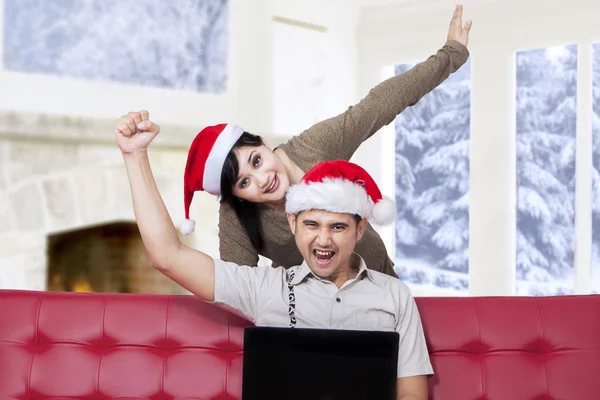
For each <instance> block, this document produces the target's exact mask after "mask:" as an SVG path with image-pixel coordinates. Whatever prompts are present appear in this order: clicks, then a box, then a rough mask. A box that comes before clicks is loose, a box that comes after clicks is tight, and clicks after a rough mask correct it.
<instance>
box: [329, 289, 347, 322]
mask: <svg viewBox="0 0 600 400" xmlns="http://www.w3.org/2000/svg"><path fill="white" fill-rule="evenodd" d="M342 300H343V299H342V297H341V296H340V293H339V292H338V293H336V294H335V297H334V301H333V321H332V322H333V324H332V328H342V321H343V318H342V316H343V311H344V304H343V301H342Z"/></svg>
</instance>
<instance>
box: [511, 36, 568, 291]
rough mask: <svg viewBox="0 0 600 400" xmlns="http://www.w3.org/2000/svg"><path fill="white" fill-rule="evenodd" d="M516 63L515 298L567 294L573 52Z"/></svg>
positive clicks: (521, 57) (533, 53) (532, 54)
mask: <svg viewBox="0 0 600 400" xmlns="http://www.w3.org/2000/svg"><path fill="white" fill-rule="evenodd" d="M516 61H517V127H516V135H517V138H516V139H517V140H516V146H517V148H516V153H517V154H516V156H517V259H516V266H517V271H516V273H517V281H518V283H517V292H518V293H519V294H531V295H542V294H559V293H569V292H570V291H571V290H572V288H573V283H572V282H569V280H570V279H571V277H572V273H573V262H574V236H575V232H574V217H575V208H574V198H575V133H576V118H577V110H576V98H577V93H576V90H577V46H576V45H568V46H562V47H555V48H549V49H535V50H528V51H522V52H519V53H517V57H516ZM527 287H529V289H527Z"/></svg>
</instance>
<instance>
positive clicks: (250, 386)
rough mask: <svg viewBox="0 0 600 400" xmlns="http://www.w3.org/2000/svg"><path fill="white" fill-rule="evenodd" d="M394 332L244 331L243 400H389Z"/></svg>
mask: <svg viewBox="0 0 600 400" xmlns="http://www.w3.org/2000/svg"><path fill="white" fill-rule="evenodd" d="M398 340H399V335H398V333H397V332H380V331H356V330H342V329H306V328H293V329H292V328H274V327H248V328H246V329H245V332H244V365H243V378H242V400H270V399H277V400H281V399H289V400H296V399H298V400H300V399H302V400H306V399H314V400H342V399H343V400H371V399H377V400H387V399H390V400H393V399H395V398H396V376H397V372H396V371H397V363H398V345H399V343H398Z"/></svg>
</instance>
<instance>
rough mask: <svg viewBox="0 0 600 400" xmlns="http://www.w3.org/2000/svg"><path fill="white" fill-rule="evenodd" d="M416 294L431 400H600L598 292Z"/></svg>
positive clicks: (599, 302)
mask: <svg viewBox="0 0 600 400" xmlns="http://www.w3.org/2000/svg"><path fill="white" fill-rule="evenodd" d="M416 300H417V304H418V307H419V313H420V315H421V319H422V321H423V326H424V330H425V336H426V338H427V344H428V348H429V352H430V355H431V358H432V363H433V367H434V371H435V373H436V374H435V376H434V377H432V378H431V379H430V382H429V384H430V392H431V394H430V398H432V399H436V400H471V399H472V400H476V399H477V400H480V399H481V400H483V399H489V400H492V399H507V400H508V399H510V400H521V399H522V400H526V399H527V400H542V399H544V400H559V399H560V400H584V399H586V400H588V399H589V400H593V399H600V295H590V296H557V297H483V298H482V297H479V298H477V297H463V298H417V299H416Z"/></svg>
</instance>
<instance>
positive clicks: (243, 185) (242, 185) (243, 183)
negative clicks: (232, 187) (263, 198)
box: [240, 178, 248, 189]
mask: <svg viewBox="0 0 600 400" xmlns="http://www.w3.org/2000/svg"><path fill="white" fill-rule="evenodd" d="M247 184H248V178H244V179H242V181H241V182H240V187H241V188H242V189H243V188H244V187H246V185H247Z"/></svg>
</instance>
